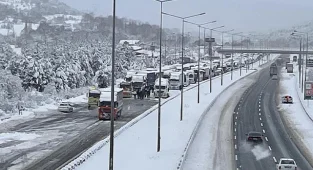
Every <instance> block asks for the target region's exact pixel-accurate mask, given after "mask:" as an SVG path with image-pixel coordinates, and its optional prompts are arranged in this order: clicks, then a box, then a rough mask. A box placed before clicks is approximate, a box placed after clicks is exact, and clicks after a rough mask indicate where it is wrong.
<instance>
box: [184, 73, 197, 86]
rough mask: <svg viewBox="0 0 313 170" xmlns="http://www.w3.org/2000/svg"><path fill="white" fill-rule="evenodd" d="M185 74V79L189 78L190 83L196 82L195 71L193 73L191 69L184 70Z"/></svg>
mask: <svg viewBox="0 0 313 170" xmlns="http://www.w3.org/2000/svg"><path fill="white" fill-rule="evenodd" d="M186 76H187V79H189V83H190V84H195V83H196V80H195V73H194V71H193V70H187V71H186Z"/></svg>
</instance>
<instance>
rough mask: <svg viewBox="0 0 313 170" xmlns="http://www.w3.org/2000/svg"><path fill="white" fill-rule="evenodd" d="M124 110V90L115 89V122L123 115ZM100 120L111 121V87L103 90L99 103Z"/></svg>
mask: <svg viewBox="0 0 313 170" xmlns="http://www.w3.org/2000/svg"><path fill="white" fill-rule="evenodd" d="M122 110H123V89H120V88H116V87H115V88H114V108H113V111H114V112H113V116H114V120H116V119H117V118H119V117H120V116H121V115H122ZM98 118H99V120H109V119H111V87H108V88H105V89H101V96H100V99H99V103H98Z"/></svg>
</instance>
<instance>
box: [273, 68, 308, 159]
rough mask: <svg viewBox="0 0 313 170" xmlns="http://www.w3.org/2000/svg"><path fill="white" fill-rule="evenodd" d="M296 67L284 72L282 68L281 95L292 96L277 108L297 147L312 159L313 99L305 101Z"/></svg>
mask: <svg viewBox="0 0 313 170" xmlns="http://www.w3.org/2000/svg"><path fill="white" fill-rule="evenodd" d="M298 78H299V74H298V67H294V73H286V70H285V69H284V68H283V69H282V73H281V78H280V83H279V84H280V93H279V96H278V100H280V97H281V96H284V95H287V94H288V95H290V96H292V97H293V104H279V106H278V108H279V110H280V111H281V114H282V116H283V117H284V118H285V120H286V123H287V126H289V128H291V129H290V130H291V132H292V135H293V136H294V137H293V138H294V140H297V142H299V143H297V145H298V147H299V146H300V150H301V151H302V152H303V153H304V154H305V156H306V157H308V158H309V159H310V161H311V163H312V161H313V146H312V143H313V106H312V103H313V101H305V100H304V97H303V93H302V92H301V88H299V79H298Z"/></svg>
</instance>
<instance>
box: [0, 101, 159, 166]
mask: <svg viewBox="0 0 313 170" xmlns="http://www.w3.org/2000/svg"><path fill="white" fill-rule="evenodd" d="M155 104H157V100H154V99H151V100H150V99H144V100H134V99H124V109H123V113H122V117H121V118H119V119H118V120H117V121H115V128H116V130H117V129H119V128H120V127H122V126H123V125H125V124H126V123H127V122H129V121H130V120H132V119H133V118H135V117H137V116H138V115H140V114H141V113H143V112H144V111H146V110H148V109H149V108H151V107H152V106H154V105H155ZM39 115H40V116H39ZM13 121H14V120H13ZM13 123H14V122H13ZM7 125H10V126H5V125H4V126H2V127H0V133H23V134H25V133H28V134H37V135H40V137H39V138H36V139H33V140H29V141H26V142H25V141H23V140H18V139H16V140H10V141H8V142H4V143H0V151H1V152H0V160H1V161H0V170H6V169H8V168H13V169H25V170H26V169H29V170H37V169H38V170H39V169H56V168H58V167H59V166H61V165H62V164H64V163H65V162H66V161H68V160H70V159H72V158H73V157H75V156H76V155H77V154H79V153H81V152H82V151H84V150H85V149H87V148H89V147H90V146H92V145H93V144H95V143H96V142H98V141H99V140H101V139H103V138H105V137H107V136H108V135H109V132H110V122H109V121H99V120H98V117H97V112H96V109H95V110H88V109H87V104H77V105H75V109H74V112H72V113H60V112H58V111H55V110H54V111H53V110H51V111H49V112H48V113H41V114H40V113H38V116H37V117H35V118H32V119H29V120H27V121H25V122H23V123H18V124H15V125H14V126H12V122H9V123H8V124H7ZM26 143H27V144H26ZM27 145H28V146H27ZM23 146H24V147H23Z"/></svg>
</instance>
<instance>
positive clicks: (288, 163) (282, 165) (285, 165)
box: [276, 158, 298, 170]
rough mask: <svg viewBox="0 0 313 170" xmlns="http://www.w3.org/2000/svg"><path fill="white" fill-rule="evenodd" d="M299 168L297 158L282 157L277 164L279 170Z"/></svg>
mask: <svg viewBox="0 0 313 170" xmlns="http://www.w3.org/2000/svg"><path fill="white" fill-rule="evenodd" d="M297 168H298V166H297V164H296V162H295V160H293V159H290V158H281V159H280V160H279V162H278V163H277V164H276V169H277V170H297Z"/></svg>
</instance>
